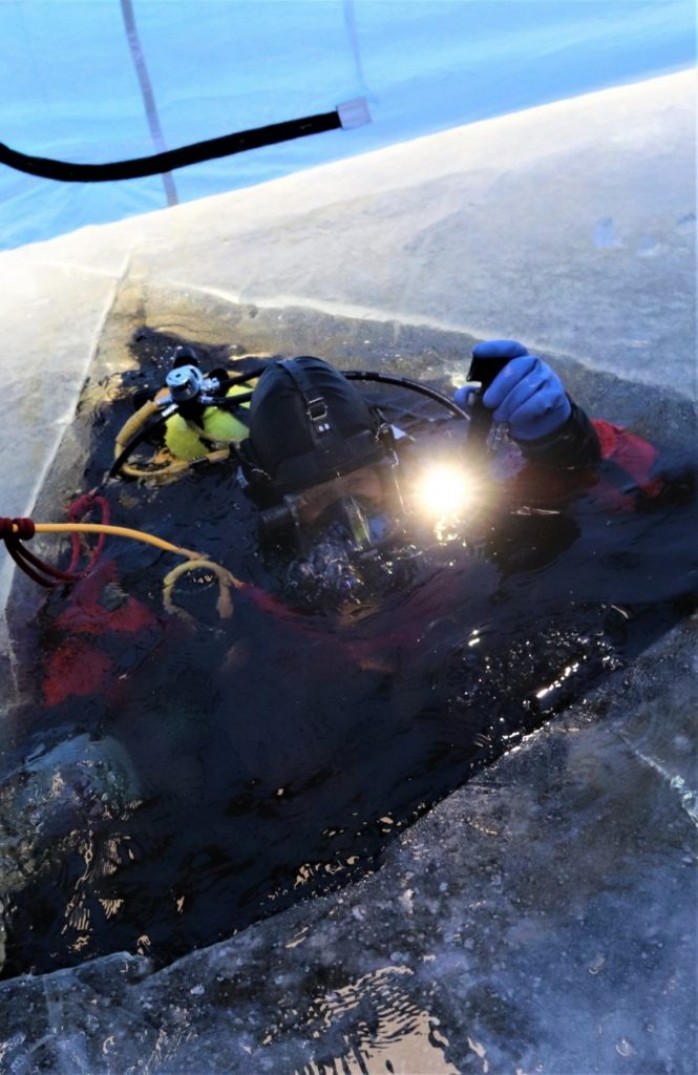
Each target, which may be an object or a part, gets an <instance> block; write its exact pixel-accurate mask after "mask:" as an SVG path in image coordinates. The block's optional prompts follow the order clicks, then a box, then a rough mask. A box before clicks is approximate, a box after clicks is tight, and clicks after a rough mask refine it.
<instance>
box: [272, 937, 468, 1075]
mask: <svg viewBox="0 0 698 1075" xmlns="http://www.w3.org/2000/svg"><path fill="white" fill-rule="evenodd" d="M304 939H305V938H304V937H298V938H297V939H295V943H296V944H298V943H301V941H302V940H304ZM412 976H413V972H412V971H411V970H410V969H409V968H408V967H403V966H397V965H396V966H391V967H382V968H380V970H377V971H374V972H373V973H371V974H367V975H365V976H364V977H363V978H360V979H358V981H356V982H354V983H352V984H351V985H347V986H342V987H340V988H338V989H332V990H329V991H327V992H326V993H324V994H323V995H322V996H319V997H315V998H314V999H313V1000H312V1002H311V1003H310V1005H309V1012H310V1013H312V1018H311V1021H309V1023H308V1025H307V1027H306V1030H307V1033H308V1036H309V1038H312V1039H313V1040H315V1041H317V1044H318V1050H319V1053H320V1054H321V1055H322V1061H320V1062H315V1061H313V1060H311V1061H310V1062H306V1064H305V1065H304V1067H303V1068H302V1075H322V1073H324V1072H326V1071H328V1070H330V1069H331V1070H333V1071H334V1070H335V1069H337V1070H340V1065H341V1071H342V1072H343V1073H344V1075H366V1072H367V1071H373V1070H380V1071H395V1072H399V1071H403V1072H412V1073H416V1072H420V1073H421V1072H424V1073H426V1072H429V1075H458V1071H457V1069H456V1068H454V1067H453V1066H452V1065H451V1064H450V1063H449V1062H448V1061H447V1060H446V1058H445V1056H444V1050H445V1049H446V1048H447V1047H448V1042H447V1041H446V1039H445V1038H444V1036H443V1034H442V1033H441V1030H440V1023H439V1020H438V1019H437V1018H436V1017H435V1016H432V1015H430V1014H429V1013H428V1012H426V1011H424V1010H423V1009H422V1008H420V1007H419V1005H417V1004H416V1003H415V1001H414V1000H413V999H412V997H411V996H410V995H409V994H408V992H407V990H406V989H405V986H404V985H403V983H405V985H406V984H407V983H406V981H405V980H406V979H407V978H412ZM325 1035H327V1041H326V1042H325V1043H323V1038H324V1037H325ZM338 1035H341V1040H342V1042H343V1044H344V1048H343V1049H341V1051H339V1050H337V1051H335V1049H333V1057H332V1059H331V1060H330V1059H329V1058H328V1056H327V1053H326V1046H327V1044H329V1041H330V1040H331V1041H333V1042H335V1041H336V1040H337V1036H338ZM273 1036H274V1035H273V1032H271V1034H270V1036H269V1040H272V1039H273ZM372 1062H374V1063H375V1064H377V1065H378V1067H374V1066H373V1063H372ZM294 1075H301V1071H299V1070H298V1069H296V1071H295V1073H294Z"/></svg>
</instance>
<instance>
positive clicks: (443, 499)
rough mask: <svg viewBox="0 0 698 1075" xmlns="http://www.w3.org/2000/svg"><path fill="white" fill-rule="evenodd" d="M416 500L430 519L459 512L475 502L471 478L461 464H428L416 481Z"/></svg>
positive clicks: (450, 515)
mask: <svg viewBox="0 0 698 1075" xmlns="http://www.w3.org/2000/svg"><path fill="white" fill-rule="evenodd" d="M417 499H418V501H419V505H420V507H421V509H422V510H423V511H424V512H425V514H427V515H429V516H430V517H431V518H437V519H439V518H440V519H444V518H453V517H454V516H459V515H462V514H463V512H465V511H466V510H467V509H468V508H470V507H471V506H472V505H473V503H474V501H475V487H474V483H473V480H472V477H471V476H470V475H469V474H468V472H467V470H466V469H465V468H464V467H461V466H458V465H457V464H453V463H439V464H435V465H434V466H431V467H429V468H428V469H427V470H426V471H425V472H424V474H423V476H422V478H421V480H420V481H419V483H418V488H417Z"/></svg>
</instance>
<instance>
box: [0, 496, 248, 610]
mask: <svg viewBox="0 0 698 1075" xmlns="http://www.w3.org/2000/svg"><path fill="white" fill-rule="evenodd" d="M103 499H104V498H103V497H96V496H94V494H92V493H87V494H85V496H83V497H80V498H79V499H78V500H76V501H75V503H74V504H73V505H71V509H70V511H71V513H72V514H75V515H77V514H80V513H85V512H86V511H89V510H90V509H91V508H92V507H94V506H99V507H102V501H103ZM108 509H109V505H108V504H106V502H105V505H104V507H103V511H104V512H105V514H108ZM35 534H70V535H71V537H72V538H73V539H75V541H77V535H78V534H98V535H99V541H98V542H97V544H96V546H95V549H94V550H93V552H92V555H91V557H90V560H89V562H88V564H87V567H86V568H85V570H84V571H76V570H75V566H76V564H77V558H79V555H80V553H81V549H80V546H79V543H78V544H77V553H78V557H76V551H75V548H76V547H75V544H74V545H73V558H72V560H71V568H70V570H68V571H59V570H58V569H57V568H55V567H52V565H51V564H47V563H46V562H45V561H44V560H41V559H39V557H38V556H35V555H34V554H33V553H31V552H30V551H29V550H28V549H26V548H25V547H24V545H23V544H22V542H23V541H29V540H31V538H33V537H34V535H35ZM108 535H113V536H115V537H123V538H130V539H132V540H134V541H140V542H143V543H144V544H146V545H153V546H155V548H157V549H161V550H162V551H163V552H171V553H174V554H175V555H177V556H183V557H184V559H185V561H186V562H185V563H183V564H178V566H177V567H175V568H173V569H172V570H171V571H169V572H168V574H167V575H166V576H165V578H164V580H163V588H162V595H163V604H164V606H165V609H166V611H167V612H169V613H171V614H172V615H175V616H177V617H178V618H179V619H181V620H184V622H185V623H187V624H189V625H190V626H194V627H195V626H196V621H195V619H194V617H193V616H191V615H190V614H189V613H188V612H186V611H185V610H184V609H183V608H180V606H179V605H177V604H176V603H175V600H174V587H175V584H176V582H177V580H178V579H180V578H181V577H182V575H184V574H186V573H187V572H189V571H196V570H198V569H201V568H203V569H205V570H206V571H210V572H212V573H213V574H214V575H215V576H216V577H217V579H218V601H217V602H216V609H217V611H218V615H219V616H220V618H221V619H230V617H231V616H232V614H233V601H232V597H231V593H230V591H231V589H232V588H235V589H238V590H243V589H246V588H247V585H246V583H244V582H242V581H241V579H238V578H236V577H235V575H233V573H232V572H231V571H229V570H228V569H227V568H226V567H222V566H221V564H217V563H215V562H214V561H213V560H209V558H208V557H207V556H206V555H205V554H204V553H200V552H195V551H194V550H193V549H185V548H184V547H182V546H181V545H173V544H172V542H171V541H165V540H164V538H160V537H157V535H156V534H149V533H147V531H145V530H133V529H131V528H130V527H127V526H112V525H110V524H108V523H84V522H69V523H35V522H34V520H33V519H29V518H16V519H10V518H4V517H0V538H1V539H2V540H3V541H4V542H5V547H6V549H7V551H8V552H9V554H10V556H11V557H12V559H13V560H14V562H15V563H16V564H17V566H18V567H19V568H20V570H22V571H24V573H25V574H26V575H27V576H28V577H29V578H30V579H31V580H32V581H33V582H36V583H38V584H39V586H44V587H47V588H48V587H51V586H58V585H60V584H61V583H74V582H78V581H79V580H80V579H81V578H84V576H85V575H86V574H87V573H88V572H89V570H90V569H91V568H92V567H93V566H94V564H95V562H96V560H97V558H98V556H99V555H100V554H101V551H102V547H103V544H104V541H105V540H106V538H107V536H108Z"/></svg>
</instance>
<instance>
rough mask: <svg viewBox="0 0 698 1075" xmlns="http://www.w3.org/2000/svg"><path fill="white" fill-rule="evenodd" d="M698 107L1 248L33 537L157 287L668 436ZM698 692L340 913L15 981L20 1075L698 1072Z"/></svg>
mask: <svg viewBox="0 0 698 1075" xmlns="http://www.w3.org/2000/svg"><path fill="white" fill-rule="evenodd" d="M691 93H692V75H691V74H682V75H677V76H671V77H669V78H665V79H659V80H655V81H653V82H650V83H645V84H642V85H639V86H633V87H626V88H624V89H620V90H614V91H609V92H604V93H601V94H594V95H591V96H590V97H585V98H579V99H576V100H572V101H569V102H562V103H558V104H555V105H551V106H546V107H545V108H540V109H535V110H532V111H531V112H528V113H521V114H518V115H512V116H508V117H504V118H502V119H499V120H495V121H492V122H489V123H485V124H476V125H472V126H470V127H467V128H463V129H460V130H456V131H449V132H446V133H445V134H443V135H438V136H434V137H431V138H428V139H422V140H420V141H419V142H416V143H406V144H405V145H402V146H397V147H393V148H392V149H389V150H385V151H382V152H381V153H378V154H374V155H368V156H366V157H363V158H358V159H355V160H352V161H348V162H342V163H341V164H338V165H332V166H327V167H323V168H320V169H317V170H314V171H312V172H309V173H304V174H302V175H298V176H293V177H289V178H287V179H284V180H280V181H278V182H275V183H273V184H269V185H267V186H265V187H261V188H256V189H252V190H247V191H241V192H238V193H236V194H232V195H224V196H220V197H217V198H215V199H209V200H207V201H205V202H202V203H194V204H191V205H187V206H182V207H179V208H177V209H175V210H170V211H167V212H164V213H158V214H153V216H151V217H146V218H144V217H140V218H138V220H137V221H135V222H131V223H128V222H126V223H123V224H118V225H111V226H107V227H103V228H89V229H85V230H83V231H82V232H80V233H76V234H75V235H73V236H68V237H64V238H62V239H60V240H55V241H53V242H50V243H45V244H37V245H36V246H33V247H28V248H26V249H24V250H21V251H14V252H9V253H6V254H2V255H0V279H1V281H2V289H1V294H2V298H1V299H0V302H2V307H3V323H4V326H5V333H6V340H7V341H8V344H7V346H6V348H5V350H4V352H3V356H2V359H0V361H1V362H2V370H3V387H4V389H5V391H4V393H3V401H2V411H3V421H2V423H0V448H1V449H2V454H3V459H4V460H7V459H9V460H10V461H11V465H9V466H8V465H7V464H6V465H5V467H4V468H3V476H2V493H3V497H2V499H3V514H6V515H18V514H23V513H25V512H27V511H29V510H31V508H32V505H33V503H34V499H35V496H36V493H37V491H38V489H39V488H40V487H41V484H42V481H43V476H44V475H45V473H46V471H47V469H48V467H49V466H50V464H51V461H52V458H53V455H54V453H55V450H56V446H57V445H58V443H59V441H60V439H61V435H62V434H63V433H64V432H65V431H66V429H68V427H69V423H70V419H71V414H72V410H73V408H74V405H75V400H76V398H77V394H78V392H79V389H80V386H81V383H82V380H83V377H84V375H85V372H86V370H87V369H88V368H89V364H90V361H91V359H92V357H93V355H94V352H95V350H96V348H97V346H98V341H99V340H100V336H101V333H102V329H103V326H104V325H105V323H107V322H108V321H109V320H110V319H111V320H112V321H113V320H114V319H117V320H118V318H119V316H121V313H120V310H121V308H120V307H119V306H118V303H117V305H115V302H116V299H117V297H119V296H121V297H123V294H124V292H125V291H128V289H129V288H132V289H133V294H134V296H136V300H134V304H133V305H136V306H137V298H138V296H139V295H141V294H143V293H144V292H145V293H149V294H150V295H151V296H153V298H152V303H151V312H152V313H153V316H155V317H156V315H157V310H158V302H157V295H158V293H162V294H167V293H175V292H177V293H180V294H182V295H186V300H187V301H186V304H183V305H186V307H187V309H191V308H192V307H195V306H196V305H197V304H199V305H200V306H201V308H202V309H205V308H206V307H207V305H208V304H212V303H215V302H216V301H219V300H220V301H221V302H223V303H238V304H242V305H243V306H244V307H245V308H246V309H247V310H248V312H249V320H250V324H252V323H253V322H254V319H255V316H256V315H255V310H257V309H260V308H264V307H269V308H271V307H274V308H277V307H282V306H283V305H284V303H287V304H289V305H293V306H296V307H301V308H305V309H310V310H311V311H313V310H314V311H319V312H321V313H322V312H324V313H325V314H327V315H334V316H337V315H344V316H353V317H362V318H366V319H368V320H371V321H374V322H377V323H380V324H384V323H386V322H390V321H391V320H394V321H396V322H399V323H400V324H402V325H409V324H413V325H419V326H422V327H426V328H427V329H428V327H429V326H430V325H432V326H434V327H435V328H439V329H441V330H444V329H453V330H456V331H459V332H462V333H466V334H467V333H469V334H471V335H473V336H478V337H479V336H486V335H491V334H494V335H502V336H508V335H511V336H518V337H520V338H522V339H524V340H525V341H526V343H528V344H529V345H530V346H539V347H542V348H544V349H545V351H546V352H547V353H551V354H554V355H555V356H557V357H558V359H559V360H560V361H562V362H564V360H565V357H566V356H573V357H575V358H577V359H579V360H581V362H582V363H584V364H585V365H586V366H587V367H588V368H589V369H590V370H594V369H596V370H603V371H613V372H616V373H618V374H619V375H622V376H626V377H628V378H629V379H631V380H634V381H637V382H640V383H641V384H643V385H645V386H646V387H647V390H648V403H647V409H648V421H649V422H650V424H651V421H652V420H653V418H654V417H655V410H656V402H657V399H658V398H659V399H661V397H663V396H664V395H665V394H667V393H668V394H669V395H672V394H675V395H677V396H682V397H683V398H684V400H686V399H689V400H695V399H696V365H695V201H694V199H695V194H694V189H695V188H694V156H693V150H692V140H693V132H694V125H693V118H692V101H691ZM133 305H132V309H133ZM154 327H157V325H155V326H154ZM168 327H170V328H174V329H176V328H177V325H176V323H175V324H172V323H168ZM248 327H249V326H248ZM186 328H187V324H186V323H185V324H183V326H182V331H183V332H185V333H186ZM289 349H293V348H292V346H290V347H289ZM694 432H695V428H694V427H693V428H688V429H687V430H686V436H687V437H688V436H690V435H692V434H694ZM8 578H9V576H8V573H7V572H5V574H4V576H3V579H4V583H3V581H2V579H0V589H2V586H3V585H4V586H5V587H6V585H7V582H8ZM4 593H5V590H3V591H2V594H3V601H4ZM695 671H696V668H695V624H687V625H686V626H685V627H684V628H683V629H682V630H680V631H677V632H675V633H674V634H673V635H672V636H670V637H669V638H667V639H665V640H664V642H663V643H661V644H660V645H659V646H658V647H657V648H656V649H655V651H654V652H653V653H652V654H648V655H647V656H646V657H645V658H643V659H642V660H641V661H640V662H639V663H638V665H637V666H636V668H635V669H634V670H633V671H632V673H631V674H629V675H628V677H626V678H627V682H626V681H620V682H616V683H615V684H611V685H609V686H607V687H605V688H604V689H603V690H600V691H597V692H595V693H594V694H593V695H591V696H590V697H589V698H588V699H587V700H586V702H585V703H583V704H580V706H578V707H577V708H576V709H575V710H573V711H571V712H570V713H569V714H568V716H567V717H566V718H565V719H564V720H562V721H559V722H556V723H555V724H554V725H551V726H549V727H548V728H546V729H544V730H543V731H542V732H540V733H538V734H537V735H536V736H533V737H531V738H530V739H529V740H528V741H527V742H526V743H525V744H524V746H523V747H522V748H521V749H520V750H518V751H517V752H515V753H513V754H511V755H510V756H509V757H507V758H504V759H503V760H502V761H501V762H499V763H498V764H497V765H495V766H493V767H492V768H491V769H490V770H488V772H487V773H486V774H484V775H483V776H482V777H480V778H478V780H477V781H474V782H472V783H470V784H469V785H467V786H466V787H465V788H463V789H462V790H461V791H460V792H458V793H457V794H456V795H454V796H452V797H450V798H449V799H448V800H447V801H446V802H445V803H444V804H442V805H441V806H440V807H438V808H437V809H436V810H435V811H433V812H432V813H431V814H430V815H429V816H428V817H427V818H425V819H424V820H423V821H422V822H420V824H419V825H418V826H416V827H415V828H414V829H413V830H411V831H410V832H409V833H407V834H406V835H405V836H403V837H402V838H401V840H400V841H397V842H396V843H395V844H394V845H393V848H392V850H391V851H390V852H389V853H388V855H387V861H386V864H385V865H384V867H383V868H382V869H381V871H380V872H379V873H378V874H377V875H376V876H374V877H373V878H370V879H368V880H367V881H365V882H363V883H362V884H361V885H358V886H356V887H355V888H351V889H348V890H345V891H344V892H343V893H341V894H340V895H338V896H336V897H333V898H327V899H324V900H322V901H316V902H312V903H309V904H307V905H304V906H299V907H296V908H294V909H293V910H292V911H290V912H288V913H286V914H284V915H280V916H278V917H277V918H276V919H272V920H269V921H267V922H265V923H262V924H260V925H258V926H255V927H253V928H252V929H250V930H247V931H245V932H244V933H242V934H240V935H239V936H238V937H235V938H233V939H232V940H231V941H229V942H226V943H224V944H221V945H219V946H217V947H215V948H213V949H209V950H206V951H202V952H199V953H195V954H193V955H191V956H189V957H187V958H186V959H183V960H181V961H180V962H179V963H178V964H176V965H174V966H173V967H171V968H169V969H168V970H165V971H162V972H160V973H159V974H151V973H150V969H149V966H148V963H147V961H146V960H143V959H141V958H136V957H126V956H124V957H110V958H108V959H104V960H98V961H96V962H95V963H93V964H89V965H86V966H84V967H82V968H80V969H78V970H74V971H61V972H57V973H56V974H53V975H48V976H45V977H44V978H40V979H32V978H23V979H18V980H16V981H14V982H7V983H4V984H3V985H2V986H1V987H0V993H1V995H2V1005H1V1010H2V1016H0V1019H1V1020H2V1022H0V1056H1V1057H2V1060H0V1066H3V1067H4V1069H6V1070H8V1071H13V1072H20V1073H21V1072H27V1073H28V1072H33V1071H36V1070H43V1071H48V1072H56V1073H59V1072H60V1073H68V1072H70V1075H73V1073H74V1072H80V1071H82V1072H89V1073H90V1075H100V1073H104V1075H107V1073H108V1075H117V1073H118V1075H122V1073H124V1072H127V1071H153V1072H154V1071H162V1072H166V1073H168V1075H177V1073H180V1072H194V1071H196V1072H201V1073H202V1075H206V1073H219V1072H220V1073H222V1072H226V1073H229V1072H238V1071H239V1072H245V1073H249V1075H257V1073H258V1072H263V1071H273V1072H275V1073H277V1072H279V1073H280V1072H288V1073H289V1075H290V1073H291V1072H293V1071H298V1072H300V1071H311V1072H320V1071H323V1070H332V1065H334V1067H335V1070H342V1067H341V1065H344V1070H346V1071H351V1072H362V1071H366V1070H368V1071H370V1072H371V1073H372V1075H373V1073H374V1072H379V1071H384V1070H389V1069H388V1068H386V1061H388V1060H389V1061H390V1062H391V1064H392V1065H393V1068H394V1070H395V1071H403V1072H406V1073H408V1075H417V1073H422V1072H428V1073H430V1075H431V1073H432V1072H433V1075H440V1073H442V1072H444V1073H450V1072H453V1071H463V1072H486V1071H489V1072H497V1073H509V1072H511V1073H512V1075H517V1073H520V1072H523V1073H526V1075H530V1073H532V1072H543V1073H544V1075H564V1073H566V1072H567V1073H569V1075H582V1073H584V1075H615V1072H619V1073H620V1072H631V1073H635V1075H655V1073H657V1075H658V1073H663V1072H666V1073H670V1072H671V1073H680V1075H688V1073H689V1072H692V1071H693V1065H694V1057H695V1046H696V1040H695V1039H696V1027H695V1011H696V992H695V987H696V978H695V955H696V944H695V941H696V937H695V925H696V924H695V906H696V885H695V873H694V864H695V852H696V841H695V835H696V833H695V819H694V817H693V816H692V810H693V809H694V806H695V799H694V798H692V796H693V797H694V796H695V791H696V774H695V755H694V753H693V747H692V738H693V735H694V732H693V728H692V715H693V714H694V713H695V711H696V701H697V700H698V699H697V698H696V695H695V687H694V686H692V684H693V683H695ZM600 717H603V720H602V721H600V720H599V718H600ZM340 1058H343V1059H340ZM323 1065H325V1067H324V1069H323Z"/></svg>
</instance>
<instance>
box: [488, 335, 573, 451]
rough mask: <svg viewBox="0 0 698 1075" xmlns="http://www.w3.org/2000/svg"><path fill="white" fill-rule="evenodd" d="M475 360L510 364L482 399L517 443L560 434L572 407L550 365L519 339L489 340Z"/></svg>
mask: <svg viewBox="0 0 698 1075" xmlns="http://www.w3.org/2000/svg"><path fill="white" fill-rule="evenodd" d="M473 358H477V359H479V360H480V362H481V363H482V362H483V360H484V362H486V361H487V360H488V359H492V360H493V361H497V362H498V363H499V364H500V365H501V362H502V360H503V359H508V361H507V363H506V365H505V366H504V368H503V369H501V370H500V372H499V373H498V374H497V376H496V377H495V378H494V380H493V381H492V383H491V384H490V386H489V388H487V390H486V391H485V393H484V394H483V397H482V402H483V403H484V404H485V406H486V407H488V408H489V409H490V410H491V411H493V412H494V413H493V415H492V417H493V419H494V421H495V422H505V423H506V424H507V425H508V427H509V433H510V434H511V436H512V437H513V438H514V440H519V441H532V440H539V439H540V438H541V437H547V436H549V435H550V434H551V433H555V432H557V430H558V429H560V428H561V427H562V426H563V425H564V424H565V422H566V421H567V419H568V418H569V416H570V414H571V411H572V405H571V403H570V400H569V397H568V396H567V393H566V392H565V389H564V386H563V384H562V381H561V380H560V378H559V377H558V376H557V374H556V373H554V372H553V371H552V370H551V368H550V366H548V365H547V363H545V362H543V360H542V359H540V358H538V357H537V356H536V355H529V353H528V351H527V350H526V348H525V347H524V346H523V344H521V343H519V342H518V341H517V340H486V341H485V342H484V343H481V344H478V346H477V347H476V348H475V349H474V351H473Z"/></svg>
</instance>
